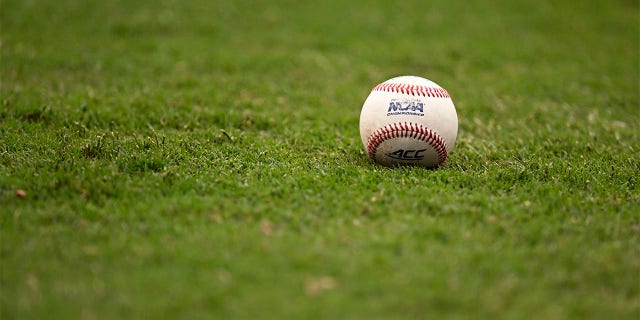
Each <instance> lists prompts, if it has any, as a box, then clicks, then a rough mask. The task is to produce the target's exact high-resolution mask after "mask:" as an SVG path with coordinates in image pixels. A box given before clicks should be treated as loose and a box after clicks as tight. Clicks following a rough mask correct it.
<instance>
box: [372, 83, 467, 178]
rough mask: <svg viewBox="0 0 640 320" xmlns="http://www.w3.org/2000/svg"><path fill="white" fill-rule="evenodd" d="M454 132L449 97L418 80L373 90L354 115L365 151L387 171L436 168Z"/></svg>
mask: <svg viewBox="0 0 640 320" xmlns="http://www.w3.org/2000/svg"><path fill="white" fill-rule="evenodd" d="M457 134H458V115H457V114H456V108H455V106H454V105H453V101H452V100H451V97H450V96H449V93H448V92H447V91H446V90H445V89H443V88H442V87H440V86H439V85H437V84H436V83H435V82H433V81H431V80H427V79H425V78H421V77H416V76H401V77H396V78H392V79H389V80H387V81H385V82H383V83H381V84H379V85H377V86H375V87H374V88H373V89H372V90H371V93H370V94H369V96H368V97H367V100H365V102H364V105H363V106H362V111H361V112H360V137H361V138H362V143H363V144H364V148H365V150H366V151H367V153H368V154H369V157H370V158H371V159H372V160H373V161H375V162H377V163H379V164H382V165H384V166H388V167H393V166H401V165H417V166H422V167H427V168H435V167H438V166H439V165H441V164H442V163H443V162H445V160H446V159H447V155H448V154H449V152H450V151H451V149H452V148H453V145H454V144H455V143H456V136H457Z"/></svg>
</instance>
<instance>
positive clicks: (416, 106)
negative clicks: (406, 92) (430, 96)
mask: <svg viewBox="0 0 640 320" xmlns="http://www.w3.org/2000/svg"><path fill="white" fill-rule="evenodd" d="M396 115H412V116H424V103H423V102H421V101H420V100H419V99H414V100H408V99H407V100H398V99H391V101H389V109H387V116H396Z"/></svg>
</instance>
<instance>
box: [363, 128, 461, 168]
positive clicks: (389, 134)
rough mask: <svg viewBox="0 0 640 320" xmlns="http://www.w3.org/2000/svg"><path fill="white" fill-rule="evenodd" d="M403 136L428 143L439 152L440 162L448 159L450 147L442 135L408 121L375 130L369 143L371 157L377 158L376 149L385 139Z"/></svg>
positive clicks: (368, 149) (368, 148)
mask: <svg viewBox="0 0 640 320" xmlns="http://www.w3.org/2000/svg"><path fill="white" fill-rule="evenodd" d="M401 137H405V138H406V137H411V138H415V139H418V140H422V141H424V142H426V143H428V144H429V145H430V146H431V147H433V148H434V149H435V150H436V152H437V153H438V164H442V163H444V162H445V160H447V155H448V153H449V151H448V149H449V148H448V147H447V144H446V143H445V142H444V140H443V139H442V137H440V135H438V134H437V133H435V132H433V131H431V130H430V129H428V128H425V127H423V126H422V125H419V124H416V123H407V122H396V123H392V124H389V125H386V126H384V127H382V128H380V129H378V130H376V131H374V132H373V134H371V137H369V142H368V143H367V153H368V154H369V158H371V159H373V160H375V157H376V151H377V150H378V147H379V146H380V144H381V143H383V142H384V141H386V140H389V139H393V138H401Z"/></svg>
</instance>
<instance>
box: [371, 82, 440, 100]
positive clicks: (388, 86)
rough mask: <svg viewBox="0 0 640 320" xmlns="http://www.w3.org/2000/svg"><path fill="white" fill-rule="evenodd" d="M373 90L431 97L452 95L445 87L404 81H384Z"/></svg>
mask: <svg viewBox="0 0 640 320" xmlns="http://www.w3.org/2000/svg"><path fill="white" fill-rule="evenodd" d="M371 91H385V92H395V93H403V94H410V95H414V96H422V97H431V98H451V96H449V92H447V90H445V89H443V88H433V87H427V86H421V85H413V84H404V83H386V82H383V83H381V84H379V85H377V86H375V87H374V88H373V89H372V90H371Z"/></svg>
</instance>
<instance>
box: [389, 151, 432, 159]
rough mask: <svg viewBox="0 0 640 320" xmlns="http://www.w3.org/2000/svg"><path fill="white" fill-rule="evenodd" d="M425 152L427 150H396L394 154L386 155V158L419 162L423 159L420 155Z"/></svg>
mask: <svg viewBox="0 0 640 320" xmlns="http://www.w3.org/2000/svg"><path fill="white" fill-rule="evenodd" d="M426 150H427V149H420V150H403V149H398V150H396V151H394V152H389V153H387V156H388V157H391V158H393V159H397V160H421V159H424V155H422V153H423V152H425V151H426Z"/></svg>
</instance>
